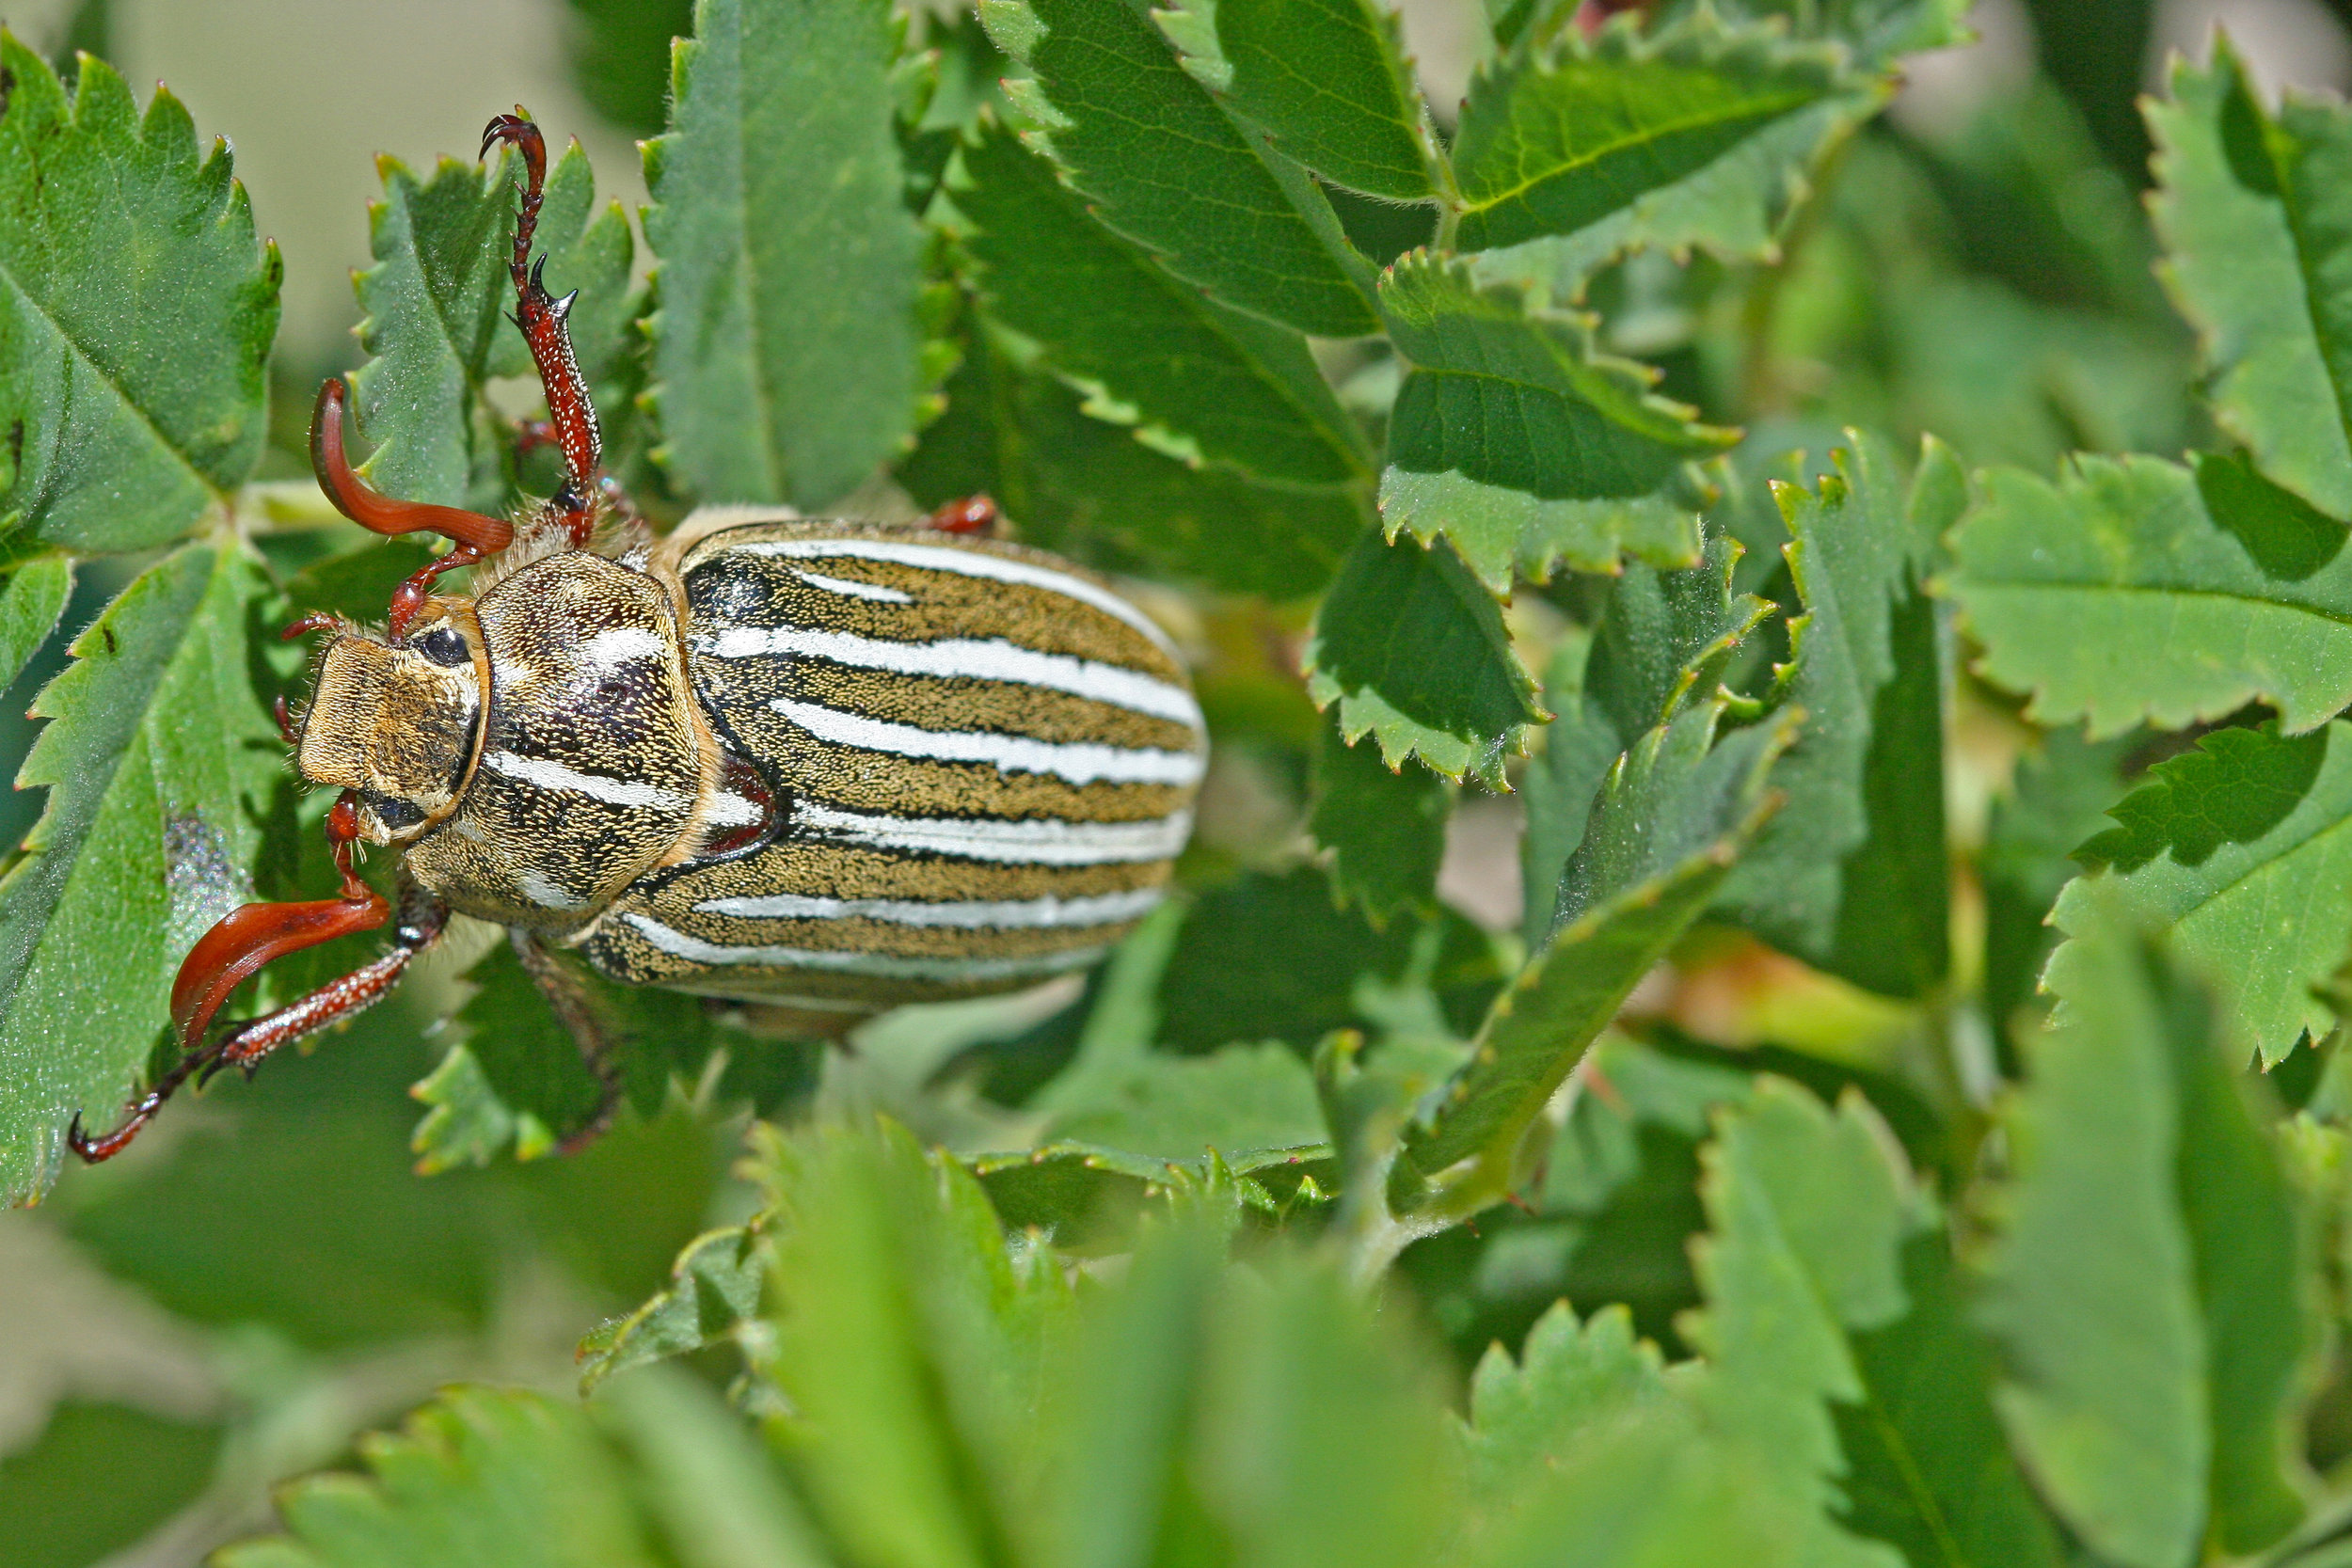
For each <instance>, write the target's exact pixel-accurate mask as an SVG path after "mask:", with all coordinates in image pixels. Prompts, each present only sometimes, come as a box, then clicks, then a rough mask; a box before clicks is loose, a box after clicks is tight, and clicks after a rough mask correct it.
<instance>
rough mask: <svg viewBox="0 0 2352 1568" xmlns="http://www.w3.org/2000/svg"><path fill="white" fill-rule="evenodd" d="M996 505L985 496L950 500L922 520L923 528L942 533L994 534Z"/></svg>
mask: <svg viewBox="0 0 2352 1568" xmlns="http://www.w3.org/2000/svg"><path fill="white" fill-rule="evenodd" d="M997 516H998V514H997V511H996V503H995V502H994V501H993V500H991V499H988V498H987V497H986V496H966V497H964V498H963V499H961V500H952V501H949V502H948V503H947V504H946V505H945V506H943V507H941V508H940V509H939V510H938V511H936V512H934V513H932V514H931V515H930V516H928V517H925V518H924V519H923V526H924V527H925V528H928V529H936V530H938V531H940V532H942V533H994V532H995V531H996V520H997Z"/></svg>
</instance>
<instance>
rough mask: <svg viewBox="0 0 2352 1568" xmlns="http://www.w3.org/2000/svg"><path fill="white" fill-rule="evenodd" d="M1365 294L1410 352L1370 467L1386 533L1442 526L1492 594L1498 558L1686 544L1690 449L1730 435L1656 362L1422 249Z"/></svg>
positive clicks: (1695, 484) (1590, 559)
mask: <svg viewBox="0 0 2352 1568" xmlns="http://www.w3.org/2000/svg"><path fill="white" fill-rule="evenodd" d="M1380 308H1381V310H1382V312H1383V313H1384V314H1385V315H1386V316H1387V318H1388V322H1389V330H1390V335H1391V337H1392V338H1393V339H1394V341H1395V342H1396V348H1397V352H1398V353H1399V354H1401V355H1403V356H1405V358H1406V360H1407V361H1408V363H1409V365H1410V367H1411V368H1410V369H1409V370H1408V372H1406V377H1405V384H1404V386H1403V387H1402V388H1399V389H1398V392H1397V395H1396V406H1395V408H1394V410H1393V411H1392V412H1391V415H1390V423H1389V461H1388V467H1387V468H1386V469H1384V470H1383V471H1382V473H1381V476H1380V515H1381V518H1382V520H1383V522H1384V524H1385V525H1386V527H1387V529H1388V532H1389V537H1390V538H1391V539H1393V538H1395V537H1396V536H1397V535H1398V534H1399V533H1400V532H1404V531H1410V532H1411V533H1412V534H1413V536H1414V537H1415V538H1417V539H1421V540H1423V541H1428V540H1432V539H1435V538H1436V537H1437V536H1438V534H1440V533H1443V534H1444V535H1446V536H1447V537H1448V538H1449V539H1451V540H1453V542H1454V546H1455V547H1456V548H1457V549H1459V550H1460V551H1461V552H1462V559H1463V560H1464V561H1465V562H1468V563H1469V565H1470V570H1471V571H1472V572H1474V573H1475V574H1477V576H1478V578H1480V579H1481V580H1482V581H1484V582H1485V583H1486V587H1487V589H1488V590H1489V591H1490V592H1492V593H1494V594H1505V593H1508V592H1509V591H1510V586H1511V578H1512V576H1513V574H1514V572H1517V573H1518V574H1519V575H1521V576H1525V577H1531V578H1537V579H1539V580H1540V579H1541V578H1547V577H1549V576H1550V575H1551V572H1552V569H1553V568H1554V567H1555V566H1557V565H1559V564H1562V563H1565V564H1567V565H1569V566H1573V567H1575V568H1577V569H1578V570H1579V571H1588V572H1608V571H1614V570H1615V569H1616V565H1617V558H1618V554H1619V552H1620V551H1629V552H1631V553H1632V554H1634V555H1637V556H1639V557H1641V558H1642V559H1643V560H1645V561H1648V562H1652V563H1653V564H1656V565H1661V566H1677V565H1687V564H1689V563H1690V562H1692V561H1693V560H1695V559H1696V558H1697V556H1698V551H1699V541H1698V515H1697V512H1698V506H1699V504H1700V502H1701V500H1702V499H1703V498H1704V496H1705V494H1706V486H1705V483H1704V482H1702V481H1701V480H1700V478H1699V476H1698V473H1697V470H1696V469H1695V468H1693V467H1692V465H1691V459H1692V458H1693V457H1698V456H1704V455H1706V454H1708V453H1710V452H1713V451H1717V450H1719V449H1721V448H1724V447H1727V446H1729V445H1730V444H1731V443H1732V442H1733V441H1734V440H1736V439H1737V438H1738V437H1737V436H1736V435H1735V434H1734V433H1732V432H1728V431H1718V430H1712V429H1709V428H1708V427H1707V426H1704V425H1699V424H1694V423H1692V422H1691V416H1692V413H1693V410H1692V409H1689V408H1685V407H1683V406H1682V405H1681V404H1675V403H1669V402H1667V401H1666V400H1665V399H1663V398H1660V397H1657V396H1654V395H1653V394H1652V393H1651V392H1650V390H1649V388H1650V387H1651V385H1652V384H1653V383H1654V382H1655V381H1656V380H1657V379H1658V372H1655V371H1653V370H1650V369H1649V368H1647V367H1646V366H1643V365H1639V364H1636V363H1634V362H1633V361H1631V360H1627V359H1615V358H1610V357H1607V356H1602V355H1601V354H1600V353H1599V352H1598V350H1597V346H1596V345H1595V343H1594V341H1593V328H1592V325H1591V323H1590V321H1589V320H1588V319H1587V318H1584V317H1581V316H1571V315H1562V314H1556V313H1553V312H1550V311H1547V310H1543V309H1537V308H1536V306H1535V305H1534V302H1533V301H1532V300H1531V299H1529V298H1528V297H1525V296H1524V295H1522V294H1521V293H1520V292H1519V291H1518V289H1517V288H1514V287H1509V286H1485V287H1482V286H1480V285H1479V284H1478V283H1477V282H1476V281H1475V280H1474V279H1473V278H1472V277H1471V275H1470V269H1469V268H1468V267H1467V266H1465V265H1463V264H1462V263H1460V262H1458V261H1450V260H1448V259H1446V258H1443V257H1439V256H1436V255H1432V254H1429V253H1426V252H1422V253H1417V254H1415V255H1412V256H1408V257H1406V259H1405V260H1403V261H1399V262H1397V263H1396V264H1395V265H1394V266H1392V267H1391V268H1390V269H1389V270H1388V271H1387V272H1386V273H1384V274H1382V276H1381V280H1380Z"/></svg>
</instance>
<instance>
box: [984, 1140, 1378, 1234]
mask: <svg viewBox="0 0 2352 1568" xmlns="http://www.w3.org/2000/svg"><path fill="white" fill-rule="evenodd" d="M969 1164H970V1166H971V1170H972V1174H973V1175H974V1176H975V1177H977V1179H978V1180H979V1183H980V1185H981V1187H982V1188H983V1189H985V1190H986V1192H987V1193H988V1198H989V1202H990V1203H992V1204H993V1205H994V1206H995V1209H996V1212H997V1214H998V1215H999V1216H1000V1217H1001V1218H1002V1219H1003V1220H1004V1223H1005V1227H1006V1228H1007V1229H1008V1230H1010V1231H1012V1232H1014V1233H1016V1234H1018V1233H1021V1232H1025V1231H1030V1230H1034V1231H1037V1232H1038V1233H1040V1234H1041V1235H1046V1236H1050V1237H1052V1238H1053V1242H1054V1245H1055V1248H1056V1249H1057V1251H1060V1252H1063V1253H1066V1254H1069V1255H1071V1256H1073V1257H1099V1256H1105V1255H1111V1254H1117V1253H1122V1252H1128V1251H1131V1250H1133V1249H1134V1247H1135V1246H1136V1232H1137V1227H1138V1225H1139V1223H1140V1222H1141V1221H1143V1220H1145V1219H1146V1218H1149V1217H1151V1216H1152V1214H1154V1213H1155V1212H1158V1211H1159V1210H1160V1209H1161V1208H1162V1207H1164V1200H1166V1199H1168V1198H1169V1197H1171V1196H1185V1197H1200V1196H1202V1195H1214V1194H1216V1193H1218V1192H1222V1191H1230V1192H1231V1193H1232V1195H1233V1196H1235V1197H1237V1198H1238V1199H1239V1201H1240V1202H1241V1203H1242V1204H1244V1205H1246V1206H1248V1207H1249V1208H1251V1209H1255V1210H1258V1211H1260V1212H1263V1213H1267V1214H1273V1215H1278V1216H1279V1215H1280V1214H1282V1213H1284V1212H1287V1209H1288V1206H1290V1205H1294V1204H1296V1203H1299V1202H1301V1201H1313V1200H1314V1199H1313V1195H1311V1193H1309V1191H1308V1190H1307V1189H1306V1187H1305V1185H1304V1179H1306V1178H1312V1179H1314V1180H1316V1181H1317V1182H1319V1183H1321V1185H1322V1188H1323V1189H1325V1190H1327V1189H1328V1188H1329V1187H1330V1186H1331V1185H1332V1184H1333V1183H1334V1182H1336V1180H1338V1172H1337V1169H1336V1166H1335V1164H1334V1162H1333V1161H1332V1159H1331V1151H1330V1149H1329V1148H1328V1147H1327V1146H1324V1145H1307V1146H1300V1145H1292V1146H1288V1147H1282V1148H1255V1149H1244V1150H1241V1151H1240V1152H1239V1153H1237V1154H1235V1155H1234V1156H1233V1157H1232V1159H1230V1160H1228V1159H1227V1158H1226V1157H1225V1156H1224V1155H1223V1154H1222V1153H1221V1152H1220V1153H1216V1154H1210V1155H1204V1156H1202V1157H1200V1158H1197V1159H1191V1160H1162V1159H1155V1158H1153V1157H1152V1156H1150V1155H1143V1154H1134V1153H1130V1152H1128V1151H1127V1150H1125V1149H1118V1148H1103V1147H1101V1146H1100V1145H1097V1144H1084V1143H1069V1142H1056V1143H1048V1144H1041V1145H1039V1146H1038V1147H1037V1148H1029V1149H1021V1150H1016V1151H1013V1152H1010V1153H999V1154H981V1155H977V1156H975V1157H974V1158H973V1159H972V1160H971V1161H970V1162H969Z"/></svg>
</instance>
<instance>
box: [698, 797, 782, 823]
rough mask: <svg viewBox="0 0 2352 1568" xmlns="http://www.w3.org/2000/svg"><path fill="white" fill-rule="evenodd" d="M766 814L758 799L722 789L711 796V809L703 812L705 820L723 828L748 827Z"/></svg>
mask: <svg viewBox="0 0 2352 1568" xmlns="http://www.w3.org/2000/svg"><path fill="white" fill-rule="evenodd" d="M766 815H767V814H766V813H765V812H762V811H761V810H760V809H759V804H758V802H757V801H755V800H746V799H744V798H743V797H742V796H740V795H729V794H727V793H726V792H725V791H724V790H722V791H720V792H719V793H718V794H716V795H713V796H712V797H711V798H710V809H709V810H708V811H707V812H705V813H703V820H704V821H705V822H708V823H713V824H715V825H717V826H719V827H722V828H748V827H750V826H751V825H752V824H753V823H755V822H756V821H758V820H759V819H760V818H761V817H762V816H766Z"/></svg>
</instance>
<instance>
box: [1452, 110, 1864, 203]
mask: <svg viewBox="0 0 2352 1568" xmlns="http://www.w3.org/2000/svg"><path fill="white" fill-rule="evenodd" d="M1828 96H1829V94H1828V93H1827V92H1820V93H1814V94H1810V95H1792V94H1783V95H1782V96H1781V97H1780V98H1777V99H1767V100H1758V101H1756V103H1755V104H1752V105H1750V106H1746V107H1743V109H1742V110H1741V112H1740V113H1738V114H1723V113H1716V114H1707V115H1695V116H1690V117H1686V118H1684V119H1677V120H1669V121H1666V122H1665V123H1663V124H1662V125H1658V126H1654V127H1650V128H1647V129H1645V131H1644V132H1643V133H1642V134H1640V135H1625V136H1619V137H1615V138H1613V139H1611V140H1609V141H1604V142H1601V143H1599V144H1597V146H1595V147H1594V148H1593V149H1592V150H1591V151H1589V152H1587V153H1585V154H1583V155H1582V156H1581V157H1575V158H1569V159H1567V160H1565V161H1564V162H1561V163H1558V164H1553V165H1551V166H1548V167H1547V168H1546V169H1544V171H1543V172H1541V173H1539V174H1534V175H1531V176H1527V177H1525V178H1523V179H1521V180H1520V181H1518V183H1516V184H1513V185H1510V186H1507V187H1505V188H1503V189H1502V190H1500V191H1498V192H1496V193H1495V194H1494V195H1492V196H1491V197H1482V198H1479V199H1477V200H1474V201H1472V200H1465V201H1464V203H1463V206H1462V213H1463V214H1464V215H1465V216H1468V215H1470V214H1481V215H1484V214H1487V213H1490V212H1492V211H1493V210H1494V209H1495V208H1497V207H1500V206H1502V204H1503V203H1504V202H1506V201H1511V200H1514V199H1516V198H1519V197H1522V196H1524V195H1526V194H1527V193H1528V192H1529V191H1532V190H1534V189H1535V188H1536V187H1537V186H1539V185H1545V184H1549V182H1552V181H1555V180H1561V179H1565V178H1566V177H1567V176H1569V175H1571V174H1574V173H1576V172H1578V171H1579V170H1581V169H1587V168H1590V167H1592V166H1594V165H1595V164H1597V163H1599V162H1600V161H1601V160H1602V159H1603V158H1606V157H1610V156H1613V155H1614V154H1616V153H1620V152H1624V151H1627V150H1630V149H1633V148H1637V147H1644V146H1647V145H1649V144H1650V143H1653V142H1658V141H1662V140H1664V139H1665V138H1666V137H1668V136H1672V135H1683V134H1685V133H1688V132H1692V131H1698V130H1704V129H1708V128H1711V127H1714V126H1718V125H1724V124H1729V123H1731V122H1733V121H1736V120H1741V119H1748V120H1753V121H1755V122H1756V124H1757V125H1758V126H1759V127H1761V126H1764V125H1769V124H1771V123H1772V122H1773V121H1774V120H1777V119H1784V118H1786V117H1787V116H1788V115H1791V114H1794V113H1796V112H1797V111H1798V110H1800V109H1804V108H1809V107H1811V106H1812V105H1813V104H1815V103H1820V102H1821V100H1822V99H1824V98H1826V97H1828ZM1722 161H1723V160H1722V158H1721V157H1720V156H1718V157H1715V158H1710V159H1708V161H1707V163H1706V164H1702V165H1700V166H1699V168H1697V169H1692V171H1690V173H1687V174H1683V175H1679V176H1677V177H1676V178H1675V179H1674V180H1671V181H1668V182H1666V184H1665V185H1652V186H1650V187H1648V189H1646V190H1645V191H1643V192H1641V193H1640V194H1639V195H1637V196H1635V197H1634V198H1632V200H1629V201H1623V202H1619V203H1618V204H1617V205H1616V206H1615V207H1613V208H1611V209H1610V211H1611V212H1623V211H1624V210H1625V209H1626V208H1627V207H1629V206H1631V205H1632V203H1633V201H1638V200H1639V199H1641V198H1642V197H1643V196H1647V195H1650V194H1651V193H1652V192H1655V191H1659V190H1663V189H1665V188H1667V186H1670V185H1677V184H1680V183H1681V182H1683V181H1685V180H1689V179H1692V178H1694V177H1695V176H1696V175H1697V174H1698V173H1699V172H1700V170H1702V169H1705V168H1707V167H1708V166H1712V165H1714V164H1717V163H1720V162H1722ZM1594 221H1595V222H1597V221H1599V220H1598V219H1595V220H1594ZM1583 227H1585V228H1590V227H1591V225H1590V224H1586V225H1584V226H1583Z"/></svg>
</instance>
